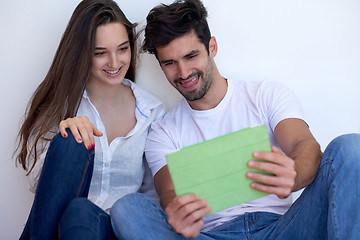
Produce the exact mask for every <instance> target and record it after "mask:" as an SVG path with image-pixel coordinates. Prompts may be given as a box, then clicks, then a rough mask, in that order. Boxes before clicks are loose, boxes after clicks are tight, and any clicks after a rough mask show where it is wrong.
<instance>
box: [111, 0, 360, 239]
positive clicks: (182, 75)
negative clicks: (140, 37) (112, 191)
mask: <svg viewBox="0 0 360 240" xmlns="http://www.w3.org/2000/svg"><path fill="white" fill-rule="evenodd" d="M206 17H207V12H206V9H205V8H204V6H203V5H202V3H201V2H200V1H199V0H182V1H175V2H174V3H173V4H171V5H169V6H167V5H160V6H157V7H155V8H154V9H152V10H151V11H150V13H149V15H148V17H147V26H146V29H145V41H144V46H143V49H144V50H146V51H148V52H149V53H152V54H154V55H155V56H156V58H157V60H158V61H159V63H160V67H161V69H162V70H163V71H164V73H165V75H166V77H167V79H168V80H169V82H170V83H171V84H172V85H173V86H174V87H175V88H176V89H177V90H178V91H179V92H180V93H181V94H182V95H183V96H184V99H183V100H182V101H181V102H180V103H179V105H178V106H177V107H176V108H175V109H174V110H172V111H171V112H170V113H168V114H167V115H166V116H165V117H164V119H162V120H161V121H159V122H156V123H154V124H153V126H152V131H151V133H150V134H149V137H148V140H147V146H146V157H147V160H148V163H149V166H150V168H151V170H152V173H153V175H154V182H155V186H156V190H157V192H158V194H159V196H160V203H161V207H162V208H161V207H160V206H158V205H157V204H155V203H154V202H152V201H151V200H149V199H148V198H146V197H144V196H142V195H140V194H132V195H128V196H125V197H124V198H122V199H120V200H118V202H117V203H116V204H115V205H114V206H113V207H112V210H111V217H112V223H113V226H114V230H115V232H116V234H117V236H118V237H119V238H124V239H186V238H196V239H275V238H276V239H289V238H292V239H326V238H330V239H333V238H339V237H340V238H341V239H351V238H353V239H357V238H359V237H360V216H359V213H358V211H354V209H353V208H352V206H354V205H355V204H356V203H357V199H358V197H360V188H359V186H358V183H359V180H360V177H359V174H358V173H357V172H358V171H359V170H360V165H359V161H358V160H359V155H360V154H359V150H358V149H359V145H360V136H359V135H358V134H352V135H346V136H342V137H339V138H337V139H336V140H334V141H333V142H332V143H331V144H330V145H329V147H328V149H327V150H326V151H325V153H324V155H323V156H322V153H321V151H320V147H319V144H318V143H317V142H316V140H315V139H314V137H313V136H312V134H311V132H310V131H309V128H308V126H307V124H306V123H305V121H304V120H302V119H303V113H302V109H301V106H300V104H299V102H298V100H297V99H296V97H295V96H294V95H293V94H292V93H291V92H290V91H289V90H288V89H286V88H285V87H284V86H282V85H280V84H276V83H271V82H242V81H235V80H233V79H226V78H224V77H222V76H221V75H220V73H219V71H218V69H217V67H216V64H215V62H214V57H215V55H216V53H217V43H216V39H215V37H211V35H210V31H209V27H208V24H207V21H206ZM256 124H265V125H266V126H267V129H268V133H269V136H270V141H271V144H272V149H271V152H254V154H253V156H254V158H256V159H261V160H265V161H255V160H251V161H249V163H248V166H249V167H250V168H253V169H254V170H263V171H266V172H269V173H271V174H272V175H265V174H260V173H256V172H255V171H254V172H248V173H247V175H246V177H247V178H249V179H251V180H253V183H252V184H251V187H252V188H254V189H256V190H258V191H262V192H265V193H270V195H268V196H266V197H263V198H260V199H256V200H254V201H251V202H248V203H245V204H241V205H238V206H234V207H232V208H229V209H226V210H223V211H220V212H217V213H214V214H209V215H207V214H208V213H210V212H211V207H210V206H208V205H207V203H206V201H205V200H203V199H199V197H198V196H197V195H196V193H194V194H186V195H183V196H176V195H175V192H174V187H173V184H172V181H171V178H170V174H169V171H168V168H167V165H166V159H165V156H166V154H168V153H171V152H173V151H176V150H178V149H180V148H182V147H185V146H188V145H191V144H194V143H198V142H201V141H204V140H207V139H211V138H214V137H217V136H220V135H223V134H226V133H229V132H232V131H236V130H239V129H242V128H246V127H249V126H253V125H256ZM355 146H356V147H355ZM219 161H221V159H219ZM320 161H321V162H320ZM319 164H320V168H319ZM352 168H355V169H352ZM318 170H319V171H318ZM316 176H317V177H316ZM244 177H245V176H244ZM314 179H315V180H314ZM352 182H354V183H355V184H351V185H350V183H352ZM309 184H310V185H309ZM306 186H308V187H307V188H306V190H305V191H304V192H303V194H302V195H301V196H300V198H299V199H298V200H297V201H296V202H295V203H294V204H292V198H291V192H294V191H297V190H299V189H302V188H303V187H306ZM350 192H351V194H347V193H350ZM349 195H351V196H349ZM345 203H346V204H345ZM348 219H351V220H348Z"/></svg>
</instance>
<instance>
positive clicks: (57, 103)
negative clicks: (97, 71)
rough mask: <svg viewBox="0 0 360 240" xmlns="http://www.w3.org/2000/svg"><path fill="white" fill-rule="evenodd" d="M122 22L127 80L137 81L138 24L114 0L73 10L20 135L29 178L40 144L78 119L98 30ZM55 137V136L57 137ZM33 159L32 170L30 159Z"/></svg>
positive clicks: (91, 0) (86, 0)
mask: <svg viewBox="0 0 360 240" xmlns="http://www.w3.org/2000/svg"><path fill="white" fill-rule="evenodd" d="M111 22H119V23H122V24H124V25H125V27H126V29H127V32H128V37H129V42H130V47H131V51H132V56H131V64H130V67H129V70H128V72H127V73H126V76H125V77H126V78H128V79H130V80H134V78H135V66H136V61H135V60H136V43H135V41H136V35H135V27H136V24H133V23H131V22H130V21H129V20H128V19H127V18H126V16H125V15H124V13H123V12H122V11H121V10H120V8H119V7H118V5H117V4H116V3H115V2H114V1H112V0H83V1H82V2H80V3H79V5H78V6H77V7H76V9H75V10H74V12H73V14H72V17H71V19H70V21H69V23H68V25H67V27H66V30H65V32H64V34H63V36H62V39H61V41H60V44H59V47H58V49H57V51H56V54H55V57H54V59H53V62H52V64H51V67H50V69H49V71H48V73H47V75H46V77H45V79H44V80H43V81H42V83H41V84H40V85H39V86H38V88H37V89H36V91H35V92H34V94H33V96H32V98H31V99H30V102H29V105H28V107H27V110H26V112H25V115H24V122H23V124H22V126H21V128H20V131H19V135H18V145H17V148H16V151H15V153H16V154H17V155H16V162H17V163H20V164H21V165H22V167H23V168H24V170H26V171H28V174H29V173H30V172H31V170H32V169H33V168H34V166H35V163H36V161H37V158H38V153H37V151H38V150H39V149H37V144H38V143H39V140H45V141H50V140H51V139H47V138H46V134H47V133H49V132H50V131H52V130H53V129H54V128H56V127H57V125H58V124H59V122H60V121H61V120H63V119H66V118H69V117H74V116H76V113H77V110H78V108H79V105H80V101H81V98H82V94H83V92H84V90H85V86H86V83H87V82H88V80H89V77H90V69H91V63H92V58H93V55H94V50H95V33H96V29H97V27H98V26H100V25H103V24H106V23H111ZM54 134H55V133H54ZM30 154H31V155H33V156H34V161H33V163H32V165H31V166H29V164H30V163H28V162H27V161H28V160H27V159H28V156H29V155H30Z"/></svg>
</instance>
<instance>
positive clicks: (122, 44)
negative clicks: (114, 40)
mask: <svg viewBox="0 0 360 240" xmlns="http://www.w3.org/2000/svg"><path fill="white" fill-rule="evenodd" d="M128 43H129V40H127V41H125V42H123V43H121V44H119V46H117V47H121V46H124V45H126V44H128ZM103 49H106V48H105V47H95V50H103Z"/></svg>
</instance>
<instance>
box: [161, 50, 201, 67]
mask: <svg viewBox="0 0 360 240" xmlns="http://www.w3.org/2000/svg"><path fill="white" fill-rule="evenodd" d="M199 52H200V51H199V50H192V51H191V52H189V53H188V54H185V55H184V56H183V57H182V58H188V57H190V56H192V55H195V54H198V53H199ZM172 61H174V60H172V59H166V60H161V61H160V64H166V63H169V62H172Z"/></svg>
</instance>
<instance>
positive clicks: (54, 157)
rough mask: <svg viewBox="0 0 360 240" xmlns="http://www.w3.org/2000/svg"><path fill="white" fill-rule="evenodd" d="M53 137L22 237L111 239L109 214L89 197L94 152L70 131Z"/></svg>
mask: <svg viewBox="0 0 360 240" xmlns="http://www.w3.org/2000/svg"><path fill="white" fill-rule="evenodd" d="M67 133H68V137H67V138H63V137H62V136H61V135H60V134H57V135H56V136H55V137H54V138H53V139H52V141H51V143H50V146H49V149H48V151H47V154H46V158H45V161H44V165H43V169H42V172H41V175H40V179H39V182H38V186H37V189H36V193H35V198H34V202H33V205H32V208H31V211H30V215H29V217H28V220H27V222H26V226H25V228H24V230H23V233H22V235H21V237H20V239H39V240H40V239H41V240H43V239H49V240H50V239H58V238H59V239H112V238H113V236H114V235H113V231H112V228H111V223H110V216H109V215H108V214H107V213H106V212H104V211H103V210H102V209H100V208H99V207H98V206H96V205H95V204H93V203H92V202H90V201H89V200H88V199H87V195H88V192H89V186H90V181H91V177H92V172H93V166H94V152H93V150H92V151H88V150H87V149H86V148H85V146H84V145H83V144H78V143H77V142H76V141H75V139H74V137H73V135H72V134H71V132H70V131H69V130H68V131H67Z"/></svg>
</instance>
